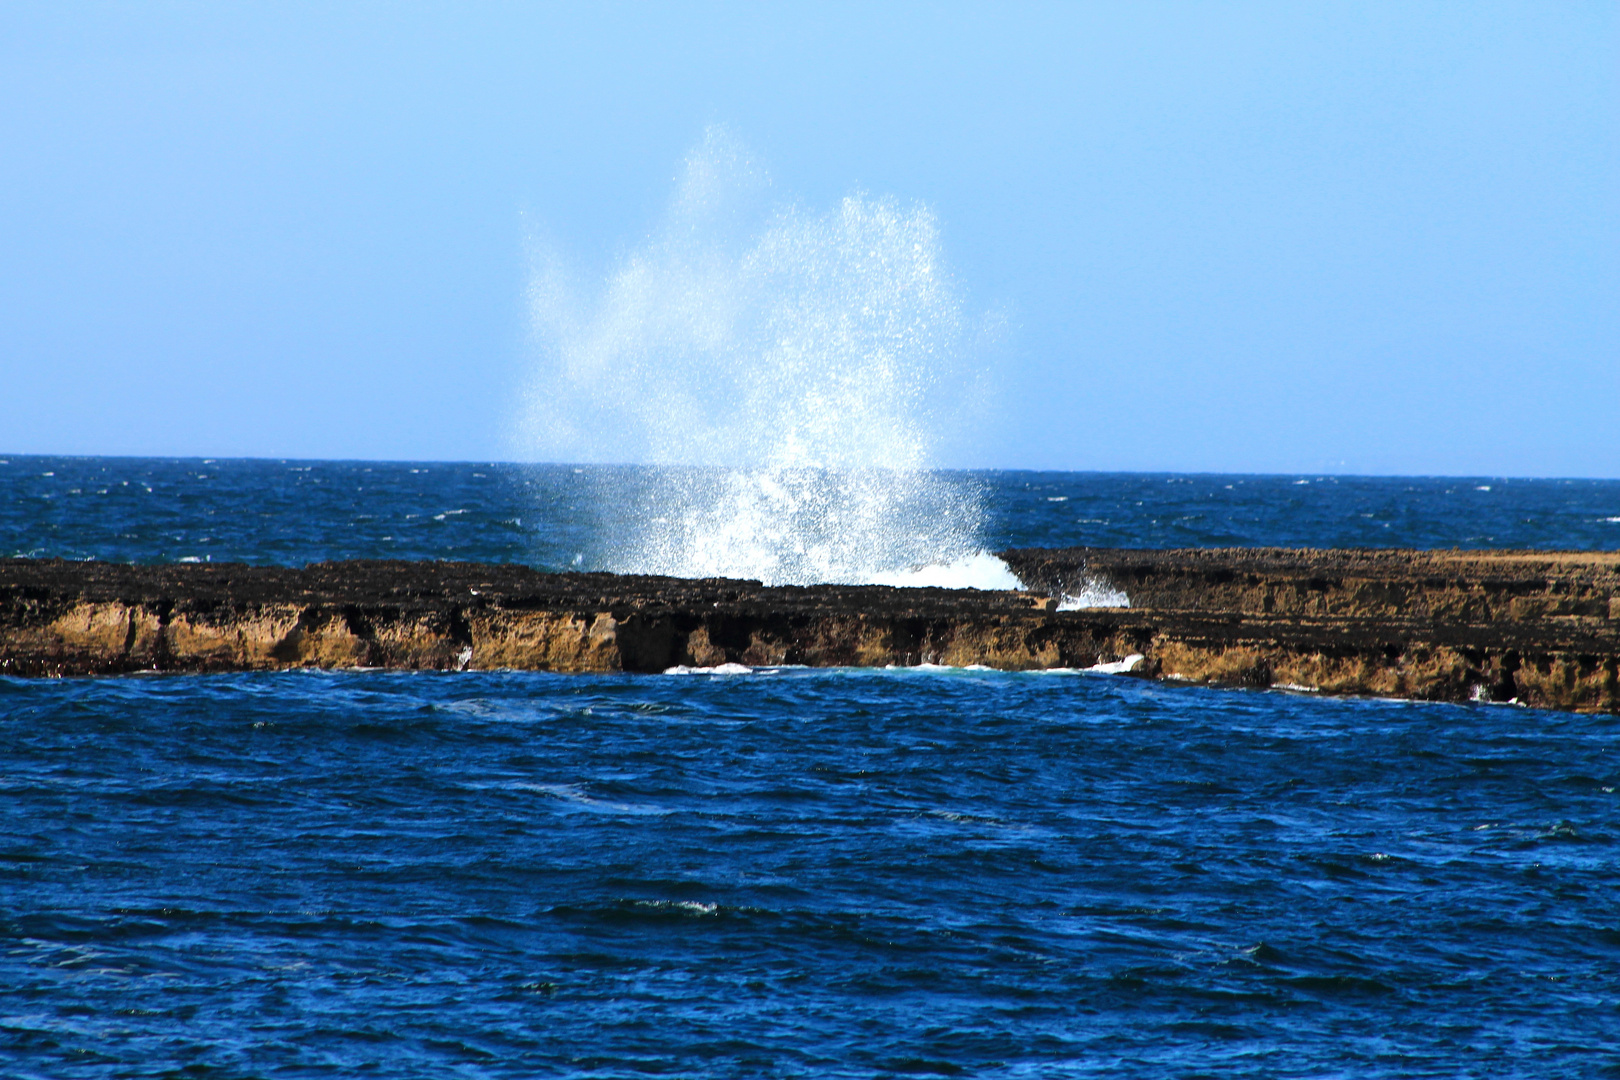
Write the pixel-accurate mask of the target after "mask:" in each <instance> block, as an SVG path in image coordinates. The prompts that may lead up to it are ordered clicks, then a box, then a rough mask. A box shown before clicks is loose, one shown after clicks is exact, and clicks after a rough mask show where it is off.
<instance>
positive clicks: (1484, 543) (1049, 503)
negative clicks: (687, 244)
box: [0, 457, 1620, 569]
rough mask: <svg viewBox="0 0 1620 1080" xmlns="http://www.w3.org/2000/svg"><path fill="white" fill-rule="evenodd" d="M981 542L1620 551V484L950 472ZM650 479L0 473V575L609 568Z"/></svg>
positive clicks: (277, 470) (390, 468)
mask: <svg viewBox="0 0 1620 1080" xmlns="http://www.w3.org/2000/svg"><path fill="white" fill-rule="evenodd" d="M956 475H957V476H958V477H959V479H960V480H961V482H962V483H964V484H972V485H974V486H977V487H979V488H980V489H981V490H982V491H983V495H984V501H985V505H986V508H987V511H988V512H987V523H986V530H985V533H986V535H985V542H986V545H987V546H988V547H989V548H990V549H992V550H1001V549H1003V548H1007V547H1068V546H1071V545H1078V544H1089V545H1093V546H1097V547H1152V548H1162V547H1215V546H1253V545H1264V544H1276V545H1282V546H1287V547H1414V548H1449V547H1465V548H1500V547H1508V548H1566V549H1582V550H1615V549H1620V480H1503V479H1500V478H1494V479H1493V478H1476V479H1457V478H1454V477H1448V478H1432V477H1331V476H1314V475H1313V476H1222V475H1217V474H1210V475H1169V474H1154V473H1052V472H985V473H963V474H956ZM660 491H661V483H660V480H659V478H658V475H657V474H656V473H655V472H652V471H650V470H637V469H630V468H614V467H604V466H596V467H589V468H578V469H576V468H571V467H568V466H557V465H535V466H518V465H493V464H444V463H421V464H398V463H390V464H385V463H380V462H319V461H244V460H236V461H230V460H226V461H207V460H203V459H199V458H193V459H189V460H179V461H175V460H156V459H143V458H60V457H11V458H5V459H0V558H3V557H6V556H11V555H32V556H36V557H39V556H52V555H54V556H61V557H64V558H75V559H85V558H96V559H104V560H109V561H117V562H172V561H179V560H182V559H195V560H206V559H212V560H214V561H216V562H217V561H238V562H249V563H278V564H286V565H299V564H303V563H308V562H319V561H322V560H325V559H346V558H403V559H471V560H476V561H484V562H521V563H527V564H529V565H532V566H538V567H542V568H545V569H567V568H570V567H583V568H585V569H591V568H594V567H595V566H597V565H598V564H599V563H600V562H601V561H602V557H603V555H604V553H605V552H606V551H607V550H609V547H610V545H611V541H612V538H614V537H616V536H620V535H622V534H623V533H624V532H625V531H626V530H627V529H629V528H631V527H632V523H633V521H634V520H635V519H636V517H637V516H638V515H640V514H642V513H643V512H644V510H645V509H646V508H647V507H649V506H656V505H657V504H658V500H659V496H660Z"/></svg>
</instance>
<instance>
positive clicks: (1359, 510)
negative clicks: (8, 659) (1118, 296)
mask: <svg viewBox="0 0 1620 1080" xmlns="http://www.w3.org/2000/svg"><path fill="white" fill-rule="evenodd" d="M413 468H415V469H418V470H425V471H418V472H411V471H410V470H411V469H413ZM5 470H9V471H5ZM295 470H296V471H295ZM367 470H369V471H367ZM47 472H49V473H54V474H55V475H53V476H43V475H40V474H43V473H47ZM1301 479H1306V480H1309V481H1310V483H1307V484H1299V483H1296V481H1298V480H1301ZM126 480H127V481H128V482H129V483H128V485H127V486H126V484H125V483H124V481H126ZM981 480H982V482H984V483H986V484H987V486H988V488H989V491H990V498H991V507H992V511H993V514H994V519H993V520H994V521H995V525H994V526H993V527H994V529H995V530H996V532H995V535H994V536H993V537H992V538H991V540H992V543H994V544H998V545H999V544H1002V543H1007V544H1019V543H1074V542H1090V543H1105V544H1124V543H1131V544H1138V545H1152V544H1161V545H1162V544H1188V543H1206V544H1207V543H1290V544H1293V543H1303V544H1316V545H1325V544H1343V543H1366V544H1374V543H1391V544H1412V545H1440V544H1444V545H1453V544H1455V545H1467V546H1481V545H1486V544H1497V543H1501V544H1511V545H1514V546H1549V547H1550V546H1557V547H1588V548H1613V547H1617V546H1620V523H1616V522H1611V521H1609V520H1608V519H1609V518H1611V517H1620V484H1616V483H1613V482H1609V483H1600V482H1590V481H1581V482H1569V483H1564V482H1550V481H1541V482H1530V481H1506V482H1504V481H1499V480H1480V481H1477V482H1476V481H1456V480H1405V479H1401V480H1347V479H1342V478H1341V479H1339V480H1337V481H1334V480H1332V479H1331V478H1317V477H1289V478H1253V477H1244V478H1232V477H1162V476H1161V477H1153V476H1096V475H1087V474H996V475H992V476H990V477H985V478H981ZM1227 484H1231V485H1232V487H1231V488H1227V487H1226V485H1227ZM638 485H640V486H639V487H638ZM1484 486H1489V487H1490V489H1491V490H1490V491H1480V490H1478V488H1480V487H1484ZM647 487H648V485H647V484H646V483H645V478H638V477H636V476H634V475H623V474H618V475H616V474H614V473H613V472H612V471H611V470H597V471H592V472H585V473H578V474H576V473H574V472H573V471H572V470H570V469H516V468H511V467H505V468H501V467H491V466H439V465H427V466H386V465H348V464H316V463H310V464H304V463H292V464H279V463H233V462H219V463H204V462H197V461H191V462H181V463H162V462H135V461H120V460H112V459H103V460H85V459H74V460H68V459H40V458H28V459H20V458H13V459H11V461H10V462H9V464H7V465H5V466H0V530H3V532H0V537H3V539H0V550H6V551H18V552H37V553H40V554H65V555H73V556H76V557H87V556H94V557H98V558H104V559H139V560H148V561H150V560H164V559H176V558H186V557H189V558H209V557H212V558H214V559H216V560H219V559H224V558H238V559H248V560H251V561H256V562H304V561H309V560H313V559H319V558H330V557H346V556H354V555H377V554H392V555H403V556H408V557H430V556H437V557H456V558H483V559H520V560H522V561H528V562H534V563H538V564H542V565H554V566H561V565H568V564H570V563H571V562H572V561H573V559H574V556H575V555H580V556H581V559H582V561H583V560H584V559H585V558H587V557H588V553H589V552H590V551H592V550H594V549H593V548H592V546H591V545H592V544H593V543H594V542H595V541H594V540H593V536H594V533H593V530H596V529H600V528H601V527H602V523H603V522H605V521H607V522H611V521H613V520H615V515H619V516H620V517H621V518H622V516H624V515H628V514H629V513H631V512H632V510H631V509H626V508H627V507H630V508H633V507H634V506H635V505H636V504H637V500H639V499H643V498H646V497H649V492H648V490H647ZM147 488H150V489H151V490H150V492H148V491H147ZM131 489H133V490H131ZM103 491H105V494H102V492H103ZM1057 499H1061V500H1063V501H1052V500H1057ZM456 510H460V511H463V512H462V513H452V512H451V511H456ZM440 515H443V516H442V517H441V516H440ZM1364 515H1370V516H1364ZM1087 519H1090V520H1087ZM505 523H509V524H505ZM537 551H538V552H540V553H541V554H539V555H536V554H535V553H536V552H537ZM1617 747H1620V721H1617V720H1616V719H1615V718H1606V717H1590V716H1575V715H1565V714H1557V713H1538V712H1533V711H1529V710H1523V709H1516V708H1506V707H1492V706H1473V707H1466V706H1448V705H1429V704H1416V703H1406V702H1382V701H1333V700H1318V699H1314V698H1309V697H1298V696H1290V695H1285V694H1280V693H1271V692H1239V691H1230V692H1223V691H1208V690H1202V689H1196V688H1189V687H1176V686H1165V685H1152V684H1142V683H1139V682H1137V681H1135V680H1130V679H1117V678H1110V677H1106V676H1093V675H1058V674H1038V673H1037V674H1001V673H994V672H977V671H958V672H948V671H888V672H884V671H826V672H818V671H804V670H786V671H760V672H756V673H754V674H750V675H739V676H703V675H699V676H639V677H638V676H615V677H601V676H548V675H538V674H489V673H466V674H388V673H361V672H338V673H289V674H275V675H253V676H220V677H132V678H120V679H94V680H66V681H37V682H32V681H24V680H14V679H0V1075H4V1076H18V1077H53V1078H54V1077H77V1076H83V1077H157V1076H216V1077H288V1076H316V1075H319V1076H339V1075H341V1076H347V1075H351V1074H354V1075H376V1076H388V1077H401V1076H412V1077H497V1076H499V1077H506V1076H511V1077H529V1076H564V1077H632V1076H648V1075H661V1076H697V1077H776V1076H814V1077H823V1076H826V1077H845V1076H848V1077H879V1076H912V1075H947V1076H982V1077H1020V1078H1022V1077H1070V1076H1073V1077H1091V1076H1099V1077H1100V1076H1107V1077H1116V1076H1118V1077H1195V1076H1198V1077H1216V1076H1219V1077H1229V1076H1235V1077H1327V1076H1333V1077H1396V1076H1437V1077H1438V1076H1444V1077H1453V1076H1477V1077H1549V1078H1550V1077H1572V1076H1579V1077H1585V1076H1604V1075H1610V1076H1620V794H1617V789H1620V749H1617Z"/></svg>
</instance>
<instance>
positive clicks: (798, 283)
mask: <svg viewBox="0 0 1620 1080" xmlns="http://www.w3.org/2000/svg"><path fill="white" fill-rule="evenodd" d="M767 187H768V181H767V180H766V179H765V177H764V175H763V174H762V173H761V172H760V171H759V170H758V168H757V167H756V166H754V165H753V163H752V162H751V161H750V160H749V158H748V155H747V152H746V151H745V150H744V149H742V148H741V147H740V146H739V145H738V144H737V143H736V141H735V140H734V139H732V138H731V137H730V136H728V135H727V134H726V133H725V132H724V131H720V130H711V131H710V132H709V133H708V135H707V137H706V138H705V140H704V142H703V143H702V145H701V146H700V147H699V148H698V149H697V150H695V151H694V152H693V153H692V154H691V155H690V156H689V158H688V160H687V162H686V166H685V170H684V173H683V176H682V177H681V180H680V182H679V184H678V187H677V191H676V194H675V197H674V200H673V202H672V204H671V207H670V209H669V211H668V213H667V215H666V218H665V221H664V223H663V225H662V228H661V229H660V230H659V231H658V232H657V233H656V234H655V235H654V236H653V237H652V238H651V239H650V240H649V241H648V242H647V244H646V245H644V246H643V247H642V248H641V249H640V250H638V251H636V252H635V253H634V254H632V255H631V256H630V257H629V258H628V259H626V260H625V261H624V263H623V264H622V265H621V266H620V267H619V268H618V270H617V271H616V272H615V273H614V274H613V275H612V276H611V277H610V279H609V280H608V281H607V282H606V284H605V285H604V286H602V287H601V288H600V289H598V290H594V291H593V290H586V289H580V288H578V287H576V286H573V285H571V284H570V283H569V280H568V277H567V275H566V273H565V272H563V271H562V270H561V269H560V264H559V263H558V261H557V260H556V259H554V258H549V257H541V258H539V259H538V260H537V265H538V269H537V271H536V275H535V280H534V285H533V288H532V291H531V300H532V304H533V308H534V315H535V326H536V330H537V339H538V342H539V346H540V349H541V352H542V355H543V357H544V361H543V363H542V364H541V366H540V370H539V372H538V374H537V378H536V381H535V384H534V387H533V389H532V393H531V395H530V402H529V409H528V413H527V418H526V422H525V424H524V426H523V439H524V443H525V445H524V446H523V450H524V452H525V453H526V454H530V455H533V456H536V457H540V458H545V459H549V460H584V461H608V462H612V461H621V462H622V461H627V460H633V461H638V462H642V463H646V464H650V465H654V466H659V467H664V468H666V469H667V472H666V473H665V474H664V475H663V476H662V477H661V481H660V483H659V484H658V486H657V489H656V490H655V491H654V492H653V493H652V497H651V498H650V499H649V500H648V502H647V504H646V505H645V506H644V507H643V508H641V512H640V514H639V515H638V518H637V526H636V528H635V529H634V530H632V532H631V533H630V534H629V535H626V536H625V537H623V538H622V541H621V542H620V543H619V544H618V545H617V546H616V547H615V548H614V549H613V550H612V551H610V552H609V553H608V554H607V556H606V558H605V560H604V565H603V568H604V569H611V570H617V571H621V572H643V573H645V572H653V573H663V574H672V575H678V576H688V577H709V576H727V577H744V578H757V579H760V580H764V581H766V582H770V583H801V584H807V583H811V582H818V581H839V582H871V581H879V580H887V579H892V578H895V577H896V576H897V575H898V576H901V577H904V576H906V575H916V574H922V575H924V576H926V577H928V579H929V580H931V581H933V582H935V583H938V584H947V585H950V584H956V585H977V586H981V587H982V586H989V587H996V588H1013V587H1016V586H1017V582H1016V580H1015V579H1014V578H1013V577H1012V575H1011V574H1010V573H1009V572H1008V571H1007V570H1006V568H1005V566H1000V564H999V563H998V564H997V565H996V566H992V567H988V568H987V567H985V566H984V565H983V564H984V560H985V559H986V558H987V556H984V555H983V552H982V543H981V541H980V533H981V525H982V521H983V498H982V492H981V490H980V488H979V487H978V486H977V485H976V484H974V483H971V482H969V481H967V480H965V479H953V478H951V477H949V476H945V475H942V474H939V473H936V472H931V471H929V470H928V468H927V467H928V465H929V464H930V460H931V452H932V450H933V448H934V446H935V445H936V443H937V441H938V436H939V435H940V433H941V426H942V425H946V424H955V423H960V422H961V418H962V415H963V410H962V406H963V404H964V402H965V401H966V400H967V399H968V398H969V397H971V389H972V383H973V378H972V373H971V371H970V370H969V369H968V365H967V361H966V358H967V355H968V352H969V350H968V349H967V347H966V344H965V343H966V336H965V324H964V321H963V319H962V316H961V309H960V303H959V301H958V299H957V297H956V295H955V293H954V291H953V289H952V288H951V285H950V282H949V278H948V276H947V274H946V273H945V271H944V270H943V267H942V260H941V247H940V240H939V229H938V225H937V223H936V221H935V219H934V216H933V214H932V213H930V212H929V211H928V210H927V208H925V207H922V206H907V205H902V204H900V203H899V202H897V201H895V200H892V199H874V198H868V197H865V196H861V195H852V196H850V197H848V198H845V199H844V200H843V201H842V202H841V203H839V204H838V205H837V206H836V207H834V208H833V209H831V210H830V211H827V212H825V213H819V214H818V213H812V212H808V211H804V210H800V209H795V208H791V207H789V208H778V209H776V210H774V211H764V210H761V209H759V208H761V207H763V206H764V205H765V200H764V195H765V193H766V189H767ZM992 561H993V560H992ZM998 567H999V569H998ZM952 568H956V569H955V570H953V569H952Z"/></svg>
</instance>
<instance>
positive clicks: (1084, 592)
mask: <svg viewBox="0 0 1620 1080" xmlns="http://www.w3.org/2000/svg"><path fill="white" fill-rule="evenodd" d="M1130 606H1131V598H1130V597H1129V596H1127V595H1125V591H1124V590H1123V589H1116V588H1114V587H1113V586H1112V585H1110V584H1108V582H1106V581H1103V580H1102V579H1101V578H1088V579H1087V580H1086V582H1085V584H1084V585H1083V586H1082V587H1081V589H1080V591H1079V592H1077V593H1064V594H1063V595H1062V596H1061V597H1059V598H1058V605H1057V610H1059V611H1083V610H1085V609H1086V608H1125V607H1130Z"/></svg>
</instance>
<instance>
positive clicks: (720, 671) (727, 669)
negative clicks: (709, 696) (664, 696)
mask: <svg viewBox="0 0 1620 1080" xmlns="http://www.w3.org/2000/svg"><path fill="white" fill-rule="evenodd" d="M753 673H754V669H753V668H751V667H749V666H748V665H747V664H716V665H715V666H714V667H689V666H687V665H686V664H676V665H675V666H674V667H668V668H665V669H664V674H665V675H752V674H753Z"/></svg>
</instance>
